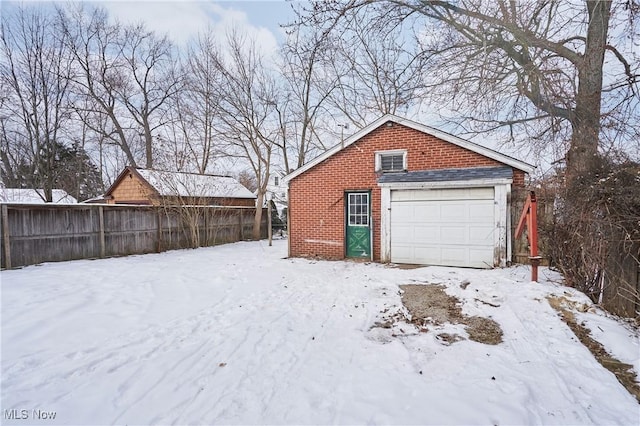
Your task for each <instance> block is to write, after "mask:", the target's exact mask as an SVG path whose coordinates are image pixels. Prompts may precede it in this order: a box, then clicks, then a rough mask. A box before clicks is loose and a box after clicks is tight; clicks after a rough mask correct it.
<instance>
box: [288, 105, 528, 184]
mask: <svg viewBox="0 0 640 426" xmlns="http://www.w3.org/2000/svg"><path fill="white" fill-rule="evenodd" d="M388 122H393V123H397V124H400V125H402V126H406V127H409V128H411V129H414V130H417V131H419V132H422V133H425V134H428V135H431V136H435V137H437V138H439V139H441V140H443V141H445V142H449V143H452V144H454V145H457V146H459V147H461V148H464V149H467V150H469V151H473V152H475V153H477V154H480V155H483V156H485V157H487V158H491V159H493V160H496V161H498V162H500V163H503V164H505V165H509V166H511V167H514V168H516V169H518V170H522V171H524V172H527V173H531V172H532V171H533V170H534V169H535V167H534V166H533V165H531V164H528V163H525V162H524V161H520V160H518V159H515V158H513V157H510V156H508V155H505V154H502V153H499V152H497V151H494V150H492V149H489V148H487V147H484V146H482V145H478V144H476V143H474V142H471V141H468V140H465V139H462V138H459V137H457V136H454V135H452V134H449V133H446V132H443V131H441V130H438V129H435V128H433V127H429V126H426V125H424V124H421V123H418V122H415V121H412V120H409V119H406V118H401V117H398V116H395V115H393V114H387V115H384V116H383V117H380V118H379V119H377V120H376V121H374V122H373V123H371V124H369V125H368V126H366V127H364V128H363V129H361V130H359V131H358V132H356V133H354V134H353V135H351V136H350V137H348V138H347V139H345V140H344V142H342V143H339V144H337V145H335V146H333V147H332V148H330V149H329V150H327V151H326V152H325V153H323V154H321V155H319V156H318V157H316V158H314V159H313V160H311V161H310V162H308V163H306V164H305V165H303V166H302V167H300V168H299V169H297V170H294V171H293V172H291V173H289V174H288V175H287V176H285V177H284V178H283V180H284V181H287V182H288V181H290V180H291V179H294V178H295V177H297V176H299V175H301V174H303V173H304V172H306V171H307V170H309V169H311V168H313V167H315V166H316V165H318V164H320V163H322V162H323V161H324V160H326V159H328V158H329V157H331V156H333V155H334V154H336V153H338V152H340V151H342V150H343V149H345V148H347V147H349V146H350V145H352V144H353V143H355V142H357V141H358V140H360V139H362V138H363V137H364V136H366V135H368V134H369V133H371V132H373V131H374V130H376V129H378V128H379V127H380V126H383V125H384V124H386V123H388Z"/></svg>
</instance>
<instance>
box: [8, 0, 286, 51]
mask: <svg viewBox="0 0 640 426" xmlns="http://www.w3.org/2000/svg"><path fill="white" fill-rule="evenodd" d="M295 1H296V0H294V2H295ZM294 2H292V1H285V0H247V1H244V0H236V1H211V0H199V1H192V0H171V1H157V0H136V1H131V0H129V1H126V0H124V1H121V0H114V1H85V3H90V4H93V5H99V6H102V7H104V8H105V9H106V10H107V11H108V13H109V15H110V16H111V17H112V18H114V19H117V20H119V21H120V22H123V23H140V22H143V23H144V24H145V25H146V27H147V28H148V29H150V30H153V31H154V32H156V33H158V34H167V35H168V36H169V38H170V39H171V40H172V41H173V42H174V43H175V44H176V46H177V47H178V48H180V47H182V46H184V45H185V44H186V43H187V42H188V41H189V39H190V38H192V37H195V36H197V35H198V33H200V32H203V31H205V30H207V28H211V29H212V30H213V31H214V32H215V33H216V34H219V35H220V36H221V37H223V36H224V34H225V33H226V31H227V30H229V29H231V28H237V29H239V30H240V31H241V32H242V33H244V34H247V36H252V37H253V36H255V38H256V40H257V41H258V43H259V44H261V45H262V46H263V48H264V49H266V50H268V51H269V50H273V51H275V49H276V48H277V46H278V43H279V42H281V41H282V40H283V39H284V29H283V28H281V27H280V25H281V24H285V23H287V22H289V21H291V20H293V18H294V13H293V10H292V5H293V4H294ZM2 3H4V4H3V5H2V7H3V8H4V7H6V6H7V5H8V4H10V3H8V2H2ZM26 3H39V4H47V3H58V4H62V3H64V2H63V1H52V2H42V1H37V0H27V1H26Z"/></svg>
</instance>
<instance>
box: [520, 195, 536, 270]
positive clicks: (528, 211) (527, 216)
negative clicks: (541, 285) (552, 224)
mask: <svg viewBox="0 0 640 426" xmlns="http://www.w3.org/2000/svg"><path fill="white" fill-rule="evenodd" d="M537 210H538V209H537V203H536V193H535V192H533V191H531V192H529V196H528V197H527V201H525V203H524V207H523V208H522V214H521V215H520V220H519V221H518V226H517V227H516V238H520V236H521V235H522V233H523V232H524V228H525V225H526V227H527V239H528V240H529V262H530V263H531V281H536V282H537V281H538V266H539V265H540V259H541V257H540V256H539V254H538V211H537Z"/></svg>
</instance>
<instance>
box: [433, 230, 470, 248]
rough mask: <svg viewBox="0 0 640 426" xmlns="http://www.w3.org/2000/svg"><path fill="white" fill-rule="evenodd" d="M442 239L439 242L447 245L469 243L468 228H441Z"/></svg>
mask: <svg viewBox="0 0 640 426" xmlns="http://www.w3.org/2000/svg"><path fill="white" fill-rule="evenodd" d="M439 235H440V238H439V239H438V240H437V241H440V242H441V243H446V244H464V243H466V242H467V241H469V238H468V232H467V228H466V227H464V226H460V225H457V226H451V225H450V226H442V227H440V233H439Z"/></svg>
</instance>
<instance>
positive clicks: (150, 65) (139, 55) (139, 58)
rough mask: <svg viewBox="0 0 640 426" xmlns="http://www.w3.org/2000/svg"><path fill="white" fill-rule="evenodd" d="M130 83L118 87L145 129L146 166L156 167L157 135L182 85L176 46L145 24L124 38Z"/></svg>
mask: <svg viewBox="0 0 640 426" xmlns="http://www.w3.org/2000/svg"><path fill="white" fill-rule="evenodd" d="M121 43H122V52H123V53H124V55H123V56H124V63H125V64H126V74H125V77H126V78H127V80H126V81H125V84H120V85H118V86H116V87H115V89H116V92H117V93H118V95H119V96H120V100H121V101H122V102H123V104H124V105H125V106H126V108H127V110H128V111H129V113H130V114H131V117H133V119H134V120H135V122H136V123H137V124H138V126H139V127H138V128H139V129H141V133H140V135H141V136H142V138H143V141H144V150H145V164H146V167H147V168H151V167H153V145H154V141H153V132H154V131H155V130H156V129H158V128H159V127H160V126H162V125H163V124H164V123H163V119H162V116H163V115H164V111H163V110H162V107H164V106H166V105H167V103H168V100H169V99H170V98H171V97H172V96H174V95H175V94H176V93H177V91H178V90H179V89H180V87H181V84H182V78H181V76H180V75H179V74H178V73H177V72H176V69H175V68H174V66H173V64H174V62H173V59H172V45H171V42H170V41H169V40H168V39H167V37H166V36H164V37H158V36H156V35H155V34H154V33H153V32H151V31H147V30H146V29H145V27H144V26H143V25H136V26H130V27H127V28H125V30H124V32H123V33H122V38H121Z"/></svg>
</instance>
